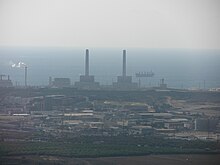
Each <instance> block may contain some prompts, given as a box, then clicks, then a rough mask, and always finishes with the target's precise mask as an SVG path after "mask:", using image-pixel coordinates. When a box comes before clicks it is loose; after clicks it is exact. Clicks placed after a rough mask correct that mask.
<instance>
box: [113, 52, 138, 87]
mask: <svg viewBox="0 0 220 165" xmlns="http://www.w3.org/2000/svg"><path fill="white" fill-rule="evenodd" d="M113 87H114V88H118V89H134V88H137V87H138V85H137V83H133V82H132V76H127V75H126V50H123V66H122V76H118V77H117V82H114V83H113Z"/></svg>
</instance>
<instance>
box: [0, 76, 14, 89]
mask: <svg viewBox="0 0 220 165" xmlns="http://www.w3.org/2000/svg"><path fill="white" fill-rule="evenodd" d="M5 76H6V75H0V87H12V86H13V84H12V82H11V80H10V76H9V75H8V76H7V77H8V78H7V79H3V77H5Z"/></svg>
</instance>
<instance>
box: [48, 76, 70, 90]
mask: <svg viewBox="0 0 220 165" xmlns="http://www.w3.org/2000/svg"><path fill="white" fill-rule="evenodd" d="M70 85H71V81H70V79H69V78H54V81H52V78H51V77H50V80H49V86H53V87H57V88H65V87H70Z"/></svg>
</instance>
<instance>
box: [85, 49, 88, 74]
mask: <svg viewBox="0 0 220 165" xmlns="http://www.w3.org/2000/svg"><path fill="white" fill-rule="evenodd" d="M85 75H86V76H89V49H86V66H85Z"/></svg>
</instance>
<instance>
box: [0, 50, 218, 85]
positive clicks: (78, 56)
mask: <svg viewBox="0 0 220 165" xmlns="http://www.w3.org/2000/svg"><path fill="white" fill-rule="evenodd" d="M122 49H123V48H121V49H119V48H89V50H90V74H91V75H95V80H96V81H98V82H100V83H101V84H103V85H111V84H112V81H116V79H117V76H119V75H121V72H122ZM126 50H127V75H132V76H133V81H134V82H138V79H137V78H136V77H135V73H136V72H140V71H146V72H147V71H151V70H152V71H153V72H154V73H155V76H154V77H152V78H143V79H142V80H141V85H142V86H145V87H150V86H151V87H152V86H158V84H159V81H160V79H161V78H164V79H165V83H167V84H168V87H173V88H201V89H203V88H204V87H205V88H206V89H207V88H218V87H220V74H219V71H220V50H189V49H187V50H184V49H144V48H128V49H126ZM84 58H85V48H61V47H60V48H53V47H50V48H45V47H33V48H30V47H0V74H6V75H10V77H11V80H12V81H13V84H14V85H15V83H16V82H17V83H18V84H20V85H23V84H24V69H22V68H12V67H11V64H12V62H13V63H17V62H20V61H21V62H24V63H26V64H27V65H28V84H29V85H33V86H35V85H36V86H41V85H48V78H49V76H52V77H53V78H54V77H67V78H70V79H71V82H72V84H73V83H74V82H75V81H79V75H81V74H84V61H85V60H84ZM204 82H205V83H204Z"/></svg>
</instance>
